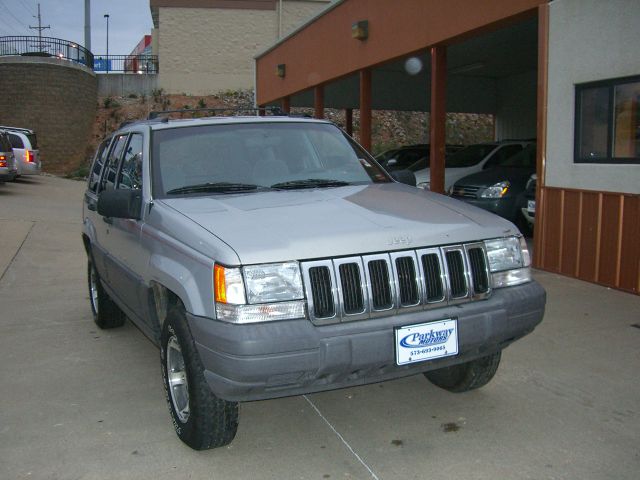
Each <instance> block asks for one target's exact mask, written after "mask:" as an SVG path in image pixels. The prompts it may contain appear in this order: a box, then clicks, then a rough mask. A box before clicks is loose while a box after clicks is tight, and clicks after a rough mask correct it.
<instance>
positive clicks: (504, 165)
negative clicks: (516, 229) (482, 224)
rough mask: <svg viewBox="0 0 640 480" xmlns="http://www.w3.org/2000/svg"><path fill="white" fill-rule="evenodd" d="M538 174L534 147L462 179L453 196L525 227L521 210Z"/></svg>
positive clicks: (452, 193) (530, 146) (454, 189)
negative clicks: (528, 190)
mask: <svg viewBox="0 0 640 480" xmlns="http://www.w3.org/2000/svg"><path fill="white" fill-rule="evenodd" d="M535 171H536V146H535V144H531V145H529V146H527V147H525V148H524V149H523V150H522V151H521V152H520V153H517V154H516V155H514V156H512V157H509V158H507V159H505V160H503V161H502V162H500V163H499V164H497V165H496V166H495V167H493V168H490V169H487V170H483V171H481V172H478V173H474V174H473V175H468V176H466V177H464V178H461V179H460V180H458V181H457V182H456V183H455V184H454V185H453V187H452V190H451V196H452V197H453V198H457V199H458V200H463V201H465V202H467V203H470V204H472V205H475V206H476V207H480V208H483V209H485V210H489V211H490V212H493V213H495V214H497V215H500V216H501V217H503V218H506V219H507V220H511V221H512V222H514V223H519V224H520V225H523V223H522V220H523V217H522V211H521V208H522V205H523V203H524V201H525V200H524V196H525V190H526V187H527V182H528V181H529V178H530V177H531V175H532V174H533V173H535Z"/></svg>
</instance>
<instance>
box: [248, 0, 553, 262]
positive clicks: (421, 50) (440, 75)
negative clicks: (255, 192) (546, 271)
mask: <svg viewBox="0 0 640 480" xmlns="http://www.w3.org/2000/svg"><path fill="white" fill-rule="evenodd" d="M548 8H549V6H548V0H492V1H491V2H478V1H476V0H402V1H400V2H389V1H387V0H340V1H338V2H336V3H334V4H333V5H332V6H331V7H329V8H327V9H326V10H324V11H323V12H321V13H320V14H319V15H318V16H316V17H315V18H313V19H311V20H310V21H309V22H307V23H306V24H304V25H302V26H301V27H300V28H298V29H297V30H296V31H294V32H293V33H291V34H290V35H289V36H287V37H285V38H283V39H282V40H280V41H279V42H277V43H276V44H274V45H273V46H271V47H270V48H268V49H267V50H265V51H264V52H262V53H261V54H259V55H258V56H256V64H255V74H256V103H257V104H258V105H259V106H266V105H280V106H281V107H283V109H284V110H285V111H288V110H289V108H291V107H313V108H314V111H315V116H316V117H322V116H323V114H324V108H326V107H329V108H339V109H345V112H346V115H345V118H346V123H347V125H346V128H347V131H348V132H349V133H351V132H350V131H351V128H352V125H351V118H352V114H351V112H352V109H354V108H359V110H360V132H359V133H360V135H359V138H360V143H361V144H362V145H363V146H364V147H365V148H370V147H371V130H372V128H371V110H375V109H386V110H409V111H427V112H430V122H429V140H430V149H431V154H430V166H431V175H430V176H431V190H433V191H436V192H440V193H442V192H443V190H444V149H445V121H446V117H445V115H446V112H464V113H495V112H496V109H497V105H496V103H497V102H496V93H495V92H496V86H495V82H496V81H497V79H499V78H504V77H507V76H509V75H516V74H518V73H521V72H525V71H530V72H533V74H534V75H535V76H536V78H537V82H536V85H537V86H536V89H537V91H536V93H535V95H536V101H535V104H536V110H537V111H536V112H535V123H536V126H535V131H536V135H535V136H536V138H537V143H538V162H537V174H538V184H537V185H538V206H540V205H541V204H542V201H543V200H544V199H542V198H540V191H541V188H542V187H543V185H544V162H545V158H544V157H545V147H546V145H545V141H546V122H545V116H544V111H545V106H546V81H547V80H546V74H547V38H548ZM361 21H366V22H367V26H368V32H367V33H368V35H367V37H366V39H357V38H354V36H352V27H353V25H354V23H356V22H361ZM505 52H509V53H508V54H507V53H505ZM410 57H416V58H417V59H419V60H420V63H421V64H422V65H423V68H422V69H421V71H420V72H419V73H417V74H413V75H410V74H408V73H407V69H406V67H405V61H406V60H407V59H408V58H410ZM538 211H541V208H540V209H538ZM541 222H542V219H541V215H538V216H537V217H536V225H539V224H541ZM536 246H538V245H537V242H536ZM539 251H540V249H539V248H536V249H535V253H536V257H537V253H538V252H539ZM534 260H535V263H537V260H536V259H534Z"/></svg>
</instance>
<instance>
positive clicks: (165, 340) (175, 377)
mask: <svg viewBox="0 0 640 480" xmlns="http://www.w3.org/2000/svg"><path fill="white" fill-rule="evenodd" d="M160 359H161V365H162V378H163V381H164V388H165V394H166V397H167V406H168V407H169V413H170V414H171V420H172V421H173V426H174V428H175V431H176V434H177V435H178V438H180V440H182V441H183V442H184V443H186V444H187V445H189V446H190V447H191V448H193V449H194V450H206V449H209V448H216V447H222V446H224V445H227V444H229V443H231V441H232V440H233V439H234V437H235V435H236V431H237V429H238V403H237V402H229V401H226V400H223V399H221V398H218V397H216V396H215V395H214V394H213V392H212V391H211V389H210V388H209V385H208V384H207V381H206V380H205V378H204V367H203V365H202V362H201V360H200V356H199V355H198V352H197V350H196V346H195V343H194V342H193V338H192V336H191V331H190V330H189V326H188V324H187V319H186V317H185V314H184V310H183V309H182V308H181V307H177V306H174V307H172V308H171V309H170V310H169V313H168V314H167V319H166V320H165V323H164V326H163V328H162V335H161V337H160Z"/></svg>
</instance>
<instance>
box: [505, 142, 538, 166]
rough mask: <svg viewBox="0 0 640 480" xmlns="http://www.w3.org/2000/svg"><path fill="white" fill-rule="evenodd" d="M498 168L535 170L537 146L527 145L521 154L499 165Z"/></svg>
mask: <svg viewBox="0 0 640 480" xmlns="http://www.w3.org/2000/svg"><path fill="white" fill-rule="evenodd" d="M497 166H498V167H513V168H535V167H536V146H535V145H527V146H526V147H525V148H524V149H523V150H521V151H520V152H518V153H516V154H515V155H513V156H511V157H509V158H507V159H505V160H503V161H501V162H500V163H498V164H497Z"/></svg>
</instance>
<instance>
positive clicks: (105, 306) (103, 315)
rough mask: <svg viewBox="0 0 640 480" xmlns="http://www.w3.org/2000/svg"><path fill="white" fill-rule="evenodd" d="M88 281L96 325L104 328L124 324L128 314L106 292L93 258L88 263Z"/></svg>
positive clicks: (90, 301)
mask: <svg viewBox="0 0 640 480" xmlns="http://www.w3.org/2000/svg"><path fill="white" fill-rule="evenodd" d="M87 283H88V286H89V303H90V304H91V313H93V321H94V322H95V323H96V325H97V326H98V327H99V328H101V329H103V330H106V329H109V328H116V327H121V326H122V325H124V322H125V320H126V319H127V316H126V315H125V314H124V312H123V311H122V310H120V307H118V306H117V305H116V304H115V303H114V301H113V300H111V298H110V297H109V294H108V293H107V292H105V290H104V287H103V286H102V282H101V281H100V276H99V275H98V272H97V271H96V268H95V267H94V265H93V262H92V261H91V260H89V261H88V263H87Z"/></svg>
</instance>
